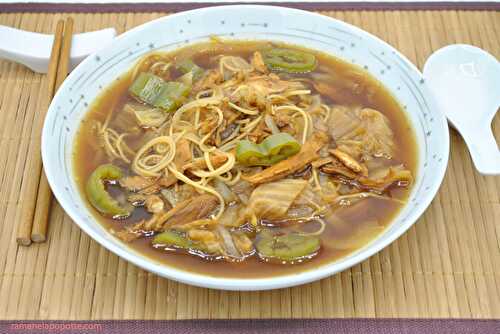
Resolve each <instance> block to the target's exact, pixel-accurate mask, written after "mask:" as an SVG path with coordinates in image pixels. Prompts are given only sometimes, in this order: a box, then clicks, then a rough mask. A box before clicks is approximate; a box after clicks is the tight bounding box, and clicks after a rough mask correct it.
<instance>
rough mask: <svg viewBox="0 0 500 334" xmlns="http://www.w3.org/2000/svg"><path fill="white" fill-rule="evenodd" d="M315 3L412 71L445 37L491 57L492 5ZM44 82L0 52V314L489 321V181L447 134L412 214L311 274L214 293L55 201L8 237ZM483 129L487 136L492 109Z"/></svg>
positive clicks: (499, 49) (81, 18)
mask: <svg viewBox="0 0 500 334" xmlns="http://www.w3.org/2000/svg"><path fill="white" fill-rule="evenodd" d="M321 13H322V14H324V15H329V16H332V17H335V18H338V19H341V20H344V21H347V22H349V23H353V24H355V25H357V26H360V27H361V28H363V29H365V30H367V31H369V32H371V33H373V34H375V35H377V36H379V37H381V38H382V39H384V40H386V41H388V42H389V43H391V44H392V45H394V46H395V47H396V48H398V49H399V50H400V51H402V52H403V53H404V54H405V55H406V56H407V57H408V58H409V59H410V60H411V61H413V62H414V63H416V64H417V65H418V66H419V67H420V68H421V67H422V65H423V63H424V61H425V59H426V58H427V57H428V56H429V55H430V53H431V52H432V51H434V50H436V49H438V48H440V47H442V46H444V45H447V44H451V43H469V44H474V45H477V46H479V47H482V48H484V49H486V50H488V51H489V52H491V53H492V54H493V55H494V56H496V57H498V56H499V55H500V12H498V11H455V10H448V11H337V12H321ZM165 14H166V13H120V14H116V13H99V14H84V13H82V14H46V13H22V14H21V13H9V14H6V13H3V14H0V24H3V25H8V26H13V27H18V28H22V29H27V30H32V31H38V32H45V33H49V32H53V31H54V30H55V24H56V21H57V20H58V19H59V18H64V17H66V16H67V15H71V16H73V17H74V19H75V29H76V31H77V32H81V31H89V30H95V29H99V28H104V27H109V26H114V27H115V28H116V29H117V30H118V31H119V32H120V33H121V32H123V31H126V30H128V29H130V28H132V27H134V26H136V25H138V24H141V23H143V22H146V21H149V20H151V19H154V18H156V17H159V16H162V15H165ZM45 79H46V78H45V76H41V75H39V74H34V73H32V72H30V71H29V70H27V69H26V68H24V67H22V66H20V65H16V64H13V63H8V62H6V61H0V135H1V141H0V182H1V184H0V229H1V232H0V318H1V319H55V318H58V319H103V318H106V319H110V318H114V319H130V318H147V319H187V318H268V317H282V318H310V317H316V318H317V317H463V318H500V269H499V267H500V250H499V249H500V177H485V176H481V175H479V174H478V173H477V172H476V171H475V170H474V168H473V165H472V163H471V159H470V157H469V154H468V152H467V149H466V147H465V145H464V143H463V141H462V139H461V138H460V137H459V136H458V134H457V133H456V132H455V131H452V132H451V149H452V150H451V158H450V164H449V167H448V172H447V174H446V177H445V180H444V183H443V185H442V187H441V190H440V192H439V194H438V195H437V197H436V198H435V200H434V201H433V203H432V205H431V206H430V208H429V209H428V210H427V211H426V213H425V214H424V216H423V217H422V218H421V219H420V220H419V222H418V223H417V224H416V225H415V226H414V227H412V228H411V229H410V230H409V231H408V232H407V233H406V234H404V235H403V236H402V237H401V238H400V239H399V240H397V241H396V242H394V243H393V244H392V245H390V246H389V247H387V248H386V249H384V250H383V251H381V252H380V253H378V254H377V255H375V256H373V257H371V258H370V259H369V260H367V261H365V262H363V263H361V264H359V265H357V266H355V267H353V268H351V269H349V270H346V271H344V272H343V273H341V274H338V275H335V276H332V277H330V278H327V279H324V280H321V281H319V282H315V283H312V284H308V285H304V286H299V287H294V288H289V289H282V290H275V291H267V292H224V291H217V290H209V289H202V288H196V287H192V286H187V285H184V284H179V283H176V282H174V281H170V280H167V279H163V278H160V277H158V276H156V275H153V274H150V273H147V272H145V271H143V270H140V269H138V268H137V267H135V266H133V265H132V264H129V263H127V262H126V261H124V260H122V259H120V258H118V257H116V256H115V255H113V254H111V253H110V252H108V251H107V250H105V249H104V248H102V247H100V246H99V245H98V244H97V243H95V242H94V241H92V240H91V239H90V238H89V237H88V236H87V235H86V234H84V233H82V232H81V231H80V230H79V228H78V227H77V226H76V225H75V224H73V223H72V222H71V220H70V219H69V218H68V217H67V216H66V215H65V214H64V212H63V211H62V209H61V208H60V207H59V206H58V205H57V203H55V202H54V205H53V207H52V217H51V226H50V236H49V242H47V243H45V244H41V245H33V246H31V247H29V248H24V247H18V246H17V244H16V241H15V231H16V222H17V221H18V218H19V211H20V207H21V205H22V203H20V202H19V199H20V198H21V196H20V194H21V192H22V191H23V190H24V187H23V177H24V176H27V175H28V174H29V173H30V171H29V170H25V169H24V167H25V164H26V163H25V161H26V159H27V151H28V146H29V143H30V139H31V138H34V136H36V135H38V133H39V126H40V118H39V117H37V115H38V113H39V108H40V106H41V105H43V103H41V101H42V99H43V98H44V97H45V90H44V85H43V84H44V82H45ZM471 112H475V111H474V110H471ZM494 131H495V133H496V135H497V138H498V136H499V135H500V117H497V118H496V119H495V121H494Z"/></svg>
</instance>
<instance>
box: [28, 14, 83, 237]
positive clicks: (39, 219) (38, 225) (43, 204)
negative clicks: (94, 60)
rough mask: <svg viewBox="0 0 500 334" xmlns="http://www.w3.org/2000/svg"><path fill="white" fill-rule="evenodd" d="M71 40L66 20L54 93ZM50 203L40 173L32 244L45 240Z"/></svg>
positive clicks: (65, 70)
mask: <svg viewBox="0 0 500 334" xmlns="http://www.w3.org/2000/svg"><path fill="white" fill-rule="evenodd" d="M72 38H73V19H72V18H70V17H69V18H67V19H66V22H65V23H64V36H63V41H62V48H61V54H60V57H59V66H58V68H57V77H56V83H55V86H54V91H53V93H55V92H56V91H57V90H58V89H59V87H60V86H61V84H62V83H63V81H64V79H66V77H67V76H68V72H69V62H70V60H71V55H70V54H71V41H72ZM51 202H52V192H51V191H50V187H49V182H48V181H47V177H46V176H45V172H44V171H43V168H42V172H41V176H40V183H39V186H38V195H37V198H36V208H35V217H34V219H33V229H32V230H31V240H32V241H33V242H44V241H45V240H47V227H48V223H49V209H50V204H51Z"/></svg>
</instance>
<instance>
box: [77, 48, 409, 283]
mask: <svg viewBox="0 0 500 334" xmlns="http://www.w3.org/2000/svg"><path fill="white" fill-rule="evenodd" d="M269 45H270V43H269V42H237V43H233V42H231V43H206V44H200V45H198V46H196V47H189V48H183V49H181V50H178V51H176V52H173V53H172V54H171V55H172V59H182V58H188V57H189V58H192V59H193V60H194V61H195V62H196V63H198V64H199V65H200V66H204V67H206V68H207V67H213V66H214V64H213V63H210V61H209V57H207V55H216V54H226V55H227V54H232V55H239V56H242V57H245V58H248V57H249V56H250V55H251V54H252V53H253V51H254V50H256V49H262V48H264V47H268V46H269ZM288 47H290V46H288ZM293 48H297V47H295V46H293ZM299 49H301V48H299ZM307 51H308V52H312V51H311V50H307ZM314 53H315V55H316V57H317V59H318V62H319V66H326V67H328V68H329V69H331V70H332V71H333V72H334V73H335V74H336V76H337V79H336V80H339V79H340V80H347V79H346V78H350V77H352V75H353V73H357V74H360V73H361V74H362V75H363V83H364V85H365V86H366V87H368V89H369V90H371V92H372V95H371V97H370V98H369V97H367V96H358V97H356V101H355V102H357V103H359V104H362V105H364V106H366V107H371V108H373V109H376V110H379V111H380V112H382V113H383V114H384V115H385V116H386V117H388V119H389V120H390V124H391V128H392V130H393V132H394V136H395V142H396V150H395V154H394V156H395V157H396V160H397V161H398V162H400V163H404V164H405V166H406V167H407V168H408V169H410V170H411V171H412V173H413V175H414V176H415V175H416V165H417V147H416V144H415V139H414V135H413V129H412V127H411V126H410V124H409V121H408V120H407V118H406V116H405V113H404V112H403V110H402V108H401V106H400V105H399V103H398V102H397V101H396V99H395V98H394V97H393V96H392V95H391V94H390V93H389V92H388V91H387V90H386V89H385V88H384V87H383V85H382V84H381V83H379V82H378V81H377V80H376V79H374V78H373V77H371V76H370V75H369V74H368V73H367V72H366V71H364V70H363V69H361V68H359V67H357V66H354V65H352V64H348V63H346V62H343V61H341V60H339V59H337V58H334V57H332V56H329V55H326V54H324V53H320V52H314ZM130 83H131V74H130V73H126V74H124V75H123V76H122V77H121V78H120V79H119V80H117V81H116V82H115V83H113V84H112V85H111V86H110V87H108V88H107V89H106V90H105V91H104V92H103V93H102V94H101V95H100V96H99V97H98V98H97V99H96V100H95V101H94V103H93V104H92V105H91V107H90V108H89V111H88V113H87V114H86V115H85V117H84V119H83V120H82V124H81V127H80V129H79V133H78V135H77V139H76V141H75V150H74V152H75V154H74V159H73V164H74V174H75V178H76V180H77V184H78V185H79V187H80V191H81V192H82V194H83V196H84V197H85V195H84V185H85V182H86V180H87V178H88V177H89V175H90V173H91V172H92V171H93V170H94V169H95V168H96V167H97V166H98V165H100V164H102V163H106V162H108V161H107V158H106V156H105V154H103V152H102V150H98V149H97V147H98V143H97V139H96V138H95V137H93V136H91V135H90V133H91V122H90V121H91V120H100V121H103V120H104V119H105V118H106V112H108V111H109V110H120V109H121V107H122V106H123V104H124V103H126V101H128V100H129V99H130V98H129V97H128V94H127V89H128V86H129V85H130ZM347 93H348V92H347ZM347 95H349V94H347ZM347 99H348V100H349V99H352V97H350V96H347ZM329 102H331V101H329ZM99 151H100V152H99ZM408 193H409V189H402V188H398V189H394V190H392V191H391V195H392V196H393V197H395V198H398V199H402V200H404V199H406V198H407V196H408ZM359 205H361V204H359ZM362 205H363V207H362V208H360V209H359V210H355V213H354V214H352V213H346V218H347V220H349V217H350V215H353V216H352V220H349V221H350V222H351V224H350V225H349V227H348V228H347V231H345V230H344V231H341V230H340V229H338V228H336V227H327V228H326V230H325V232H324V233H323V234H322V236H321V239H322V249H321V251H320V253H319V254H318V255H317V256H316V257H315V258H313V259H312V260H310V261H306V262H304V263H300V264H293V265H290V264H288V265H283V264H271V263H264V262H263V261H262V260H259V259H258V258H257V257H255V256H254V257H252V258H250V259H247V260H246V261H244V262H242V263H228V262H224V261H207V260H204V259H202V258H199V257H196V256H190V255H184V254H178V253H172V252H167V251H164V250H158V249H154V248H153V247H151V245H150V238H142V239H139V240H136V241H134V242H132V243H130V247H132V248H133V249H135V250H137V251H139V252H141V253H143V254H144V255H145V256H147V257H149V258H151V259H154V260H156V261H159V262H161V263H164V264H166V265H169V266H173V267H175V268H179V269H182V270H186V271H191V272H196V273H202V274H206V275H210V276H218V277H239V278H251V277H269V276H279V275H285V274H291V273H297V272H300V271H304V270H310V269H314V268H316V267H318V266H320V265H322V264H326V263H330V262H333V261H335V260H338V259H340V258H342V257H344V256H346V255H348V254H349V253H351V252H352V251H354V250H338V249H335V248H333V247H334V245H331V244H330V243H329V240H331V239H332V238H335V237H338V236H339V235H342V233H347V234H349V233H350V231H354V230H356V229H357V228H361V227H360V225H362V224H363V222H366V221H376V222H377V223H378V224H379V225H380V226H382V227H383V228H385V227H387V226H388V225H389V224H390V223H391V221H392V219H393V217H394V216H395V215H396V214H397V213H398V211H399V209H400V205H397V204H395V203H394V202H390V201H386V200H380V199H374V198H369V199H365V200H364V201H363V202H362ZM88 207H89V209H90V210H91V211H92V212H93V214H94V217H95V218H96V220H97V221H98V222H99V223H101V224H103V225H104V226H105V227H106V228H110V229H114V230H120V229H122V228H123V227H124V226H126V225H128V224H131V222H135V221H138V220H139V218H141V217H146V216H147V213H146V212H145V211H144V210H143V209H136V210H135V212H134V214H133V216H132V217H130V218H128V219H126V220H124V221H116V220H113V219H107V218H104V217H102V216H101V215H100V214H99V213H98V212H97V211H96V210H94V209H93V208H92V207H91V206H90V205H88ZM354 216H355V218H354ZM383 228H381V229H380V230H378V231H377V233H373V235H371V236H370V239H373V238H375V237H376V236H377V235H378V234H379V233H380V232H381V231H382V230H383ZM365 244H366V242H365Z"/></svg>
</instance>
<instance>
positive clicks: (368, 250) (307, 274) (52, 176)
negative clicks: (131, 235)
mask: <svg viewBox="0 0 500 334" xmlns="http://www.w3.org/2000/svg"><path fill="white" fill-rule="evenodd" d="M228 8H233V9H234V8H240V9H244V10H252V9H262V8H264V9H269V8H274V9H276V8H279V10H283V11H288V12H293V13H299V14H302V15H307V16H309V17H311V19H315V18H320V19H325V18H327V19H329V20H332V21H334V22H335V23H336V24H339V25H341V26H343V27H345V28H347V29H350V30H353V31H355V32H356V33H357V34H360V35H362V36H364V37H367V38H368V39H371V40H373V41H375V42H376V43H379V44H381V45H383V46H385V47H387V48H389V49H390V50H392V51H394V52H395V54H396V55H397V56H398V57H399V58H400V60H402V61H403V62H404V63H405V64H406V65H407V66H408V67H409V69H410V71H412V72H414V73H417V74H418V75H419V77H420V78H423V75H422V73H421V72H420V70H418V68H417V67H416V66H415V65H414V64H413V63H412V62H410V61H409V60H408V59H407V58H406V56H404V55H403V54H402V53H401V52H399V51H398V50H397V49H396V48H394V47H392V46H391V45H390V44H388V43H387V42H385V41H383V40H382V39H380V38H378V37H377V36H375V35H372V34H371V33H369V32H367V31H365V30H363V29H361V28H358V27H356V26H354V25H351V24H349V23H347V22H344V21H341V20H338V19H335V18H331V17H326V16H324V15H321V14H318V13H314V12H309V11H304V10H299V9H293V8H288V7H281V6H267V5H249V4H241V5H223V6H213V7H204V8H198V9H193V10H189V11H183V12H179V13H175V14H172V15H169V16H162V17H160V18H157V19H154V20H152V21H149V22H146V23H144V24H141V25H139V26H137V27H134V28H133V29H130V30H128V31H126V32H125V33H123V34H121V35H119V36H118V37H117V38H115V40H114V41H113V42H112V43H110V44H109V45H108V46H106V47H105V48H104V50H107V49H108V48H110V47H112V45H113V44H115V41H120V40H122V39H126V38H128V36H129V35H130V34H132V33H137V32H140V31H141V30H144V29H147V28H149V27H150V26H152V25H156V24H158V22H164V21H165V20H169V19H170V18H172V17H179V16H185V15H190V14H191V13H192V12H200V11H220V10H225V9H228ZM91 58H92V55H90V56H88V57H87V58H86V59H85V60H84V61H83V62H82V63H81V64H79V65H78V67H77V68H81V67H85V66H86V65H87V64H88V63H89V62H90V61H91ZM76 75H77V73H76V71H73V72H72V73H70V75H69V77H68V79H71V78H73V77H74V76H76ZM69 81H71V80H66V81H65V82H64V83H63V84H62V86H61V88H60V89H59V90H58V92H57V93H56V95H55V96H54V98H53V100H52V101H53V102H52V103H51V105H50V107H49V111H48V114H49V113H56V112H57V110H56V108H55V107H54V101H57V100H58V99H59V98H60V96H61V95H63V94H65V91H66V90H67V89H66V88H67V87H66V86H68V84H69ZM426 98H428V99H429V100H431V101H432V106H433V107H434V108H433V111H434V112H435V122H436V123H437V122H441V124H440V125H441V127H442V129H443V133H442V134H441V136H440V137H442V140H443V141H442V145H443V156H442V159H443V161H445V163H443V164H441V165H440V166H441V167H440V168H439V169H436V170H434V171H433V174H434V177H433V178H432V179H433V180H434V181H433V182H432V185H431V186H430V188H429V189H428V190H427V193H428V194H429V195H428V196H426V197H425V198H424V200H422V201H421V205H420V206H418V207H416V208H415V209H414V210H413V211H412V214H411V215H410V217H411V218H410V219H407V220H406V221H404V222H402V223H401V224H400V226H399V228H397V229H395V230H394V231H393V232H392V233H391V234H389V235H387V236H386V237H385V238H384V240H382V241H381V240H379V241H378V242H377V243H375V241H377V240H378V239H379V238H380V237H381V236H382V235H383V234H381V235H380V236H379V237H377V238H375V239H373V240H372V241H371V242H370V243H368V244H367V245H365V246H364V247H362V248H361V249H358V250H356V251H355V254H353V253H351V255H352V254H353V255H352V256H351V257H350V258H349V259H347V260H345V261H342V262H337V261H333V262H327V263H324V264H320V265H318V267H316V268H310V269H307V270H305V271H299V272H297V273H291V274H285V275H280V276H269V277H256V278H235V277H217V276H209V275H205V274H201V273H196V272H191V271H188V270H184V269H180V268H176V267H174V266H169V265H166V264H161V263H159V262H158V261H156V260H154V259H151V258H149V257H147V256H145V255H143V254H141V253H139V252H138V251H136V250H134V249H133V248H132V247H129V246H126V245H125V249H124V248H120V247H119V245H118V244H116V243H114V242H112V241H111V239H110V238H109V237H108V236H107V235H106V234H101V233H99V231H97V230H94V229H92V228H91V227H90V225H87V223H85V222H83V221H82V220H81V219H80V217H79V215H78V213H77V211H79V210H82V209H78V210H77V209H76V208H74V207H73V206H72V205H70V203H69V199H68V198H67V196H66V195H65V194H64V193H62V191H61V189H59V187H57V186H56V182H57V181H56V179H57V177H58V175H56V173H55V172H54V171H53V170H51V169H49V168H47V169H45V168H44V170H45V173H46V176H47V179H48V181H49V184H50V186H51V189H52V191H53V194H54V196H55V197H56V199H57V200H58V202H59V203H60V205H61V206H62V208H63V209H64V211H65V212H66V213H67V214H68V215H69V216H70V218H71V219H72V221H73V222H75V223H76V224H77V225H78V226H79V227H80V228H81V229H82V230H83V231H84V232H85V233H87V234H88V235H89V236H90V237H91V238H92V239H94V240H95V241H97V242H98V243H99V244H100V245H101V246H103V247H105V248H106V249H107V250H109V251H111V252H113V253H114V254H116V255H118V256H120V257H122V258H123V259H125V260H127V261H129V262H131V263H133V264H134V265H136V266H138V267H140V268H142V269H144V270H147V271H149V272H153V273H155V274H157V275H159V276H162V277H166V278H169V279H172V280H175V281H178V282H182V283H186V284H190V285H194V286H198V287H205V288H214V289H219V290H242V291H252V290H270V289H277V288H286V287H291V286H297V285H301V284H306V283H310V282H313V281H317V280H320V279H323V278H325V277H328V276H331V275H334V274H336V273H339V272H342V271H344V270H346V269H348V268H350V267H352V266H354V265H356V264H358V263H360V262H362V261H364V260H366V259H368V258H369V257H371V256H373V255H374V254H376V253H378V252H379V251H380V250H382V249H383V248H385V247H387V246H388V245H389V244H391V243H392V242H394V241H395V240H396V239H397V238H399V237H400V236H401V235H402V234H403V233H405V232H406V231H407V230H408V229H409V228H410V227H411V226H412V225H413V224H415V223H416V222H417V220H418V219H419V218H420V216H421V215H422V214H423V213H424V211H425V210H426V209H427V208H428V206H429V205H430V203H431V201H432V200H433V199H434V197H435V196H436V193H437V191H438V189H439V187H440V186H441V183H442V182H443V179H444V175H445V172H446V169H447V162H448V159H449V145H450V143H449V141H450V139H449V130H448V124H447V120H446V117H445V116H444V114H443V113H442V112H441V111H440V110H439V108H438V104H437V103H436V101H435V98H434V96H433V94H432V92H430V91H428V94H427V96H426ZM48 114H47V116H48ZM47 119H48V117H46V118H45V122H44V126H43V130H42V147H41V149H42V160H43V164H44V167H45V166H48V165H49V164H48V161H49V160H50V159H51V157H50V156H49V153H48V149H47V147H48V145H50V140H49V134H48V131H49V130H48V128H49V127H48V124H47ZM411 123H412V125H413V122H411ZM440 139H441V138H440ZM417 145H420V144H418V143H417ZM71 177H72V178H74V175H72V176H71ZM407 205H408V204H407ZM94 220H95V219H94ZM94 223H95V224H99V223H98V222H97V221H94ZM107 233H109V232H107ZM112 238H114V237H112Z"/></svg>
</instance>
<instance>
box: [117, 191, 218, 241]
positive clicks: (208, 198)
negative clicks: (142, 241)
mask: <svg viewBox="0 0 500 334" xmlns="http://www.w3.org/2000/svg"><path fill="white" fill-rule="evenodd" d="M217 204H218V200H217V197H215V196H213V195H209V194H201V195H199V196H196V197H191V198H189V199H187V200H185V201H182V202H180V203H178V204H177V205H176V206H174V207H173V208H172V209H170V210H169V211H167V212H164V211H162V212H158V213H155V214H153V216H152V217H151V218H150V219H148V220H142V221H140V222H139V223H137V224H135V225H134V226H132V227H129V228H126V229H124V230H122V231H118V232H116V235H117V236H118V237H119V238H120V239H122V240H124V241H132V240H135V239H137V238H139V237H140V236H141V234H142V233H143V232H146V231H155V232H159V231H163V230H164V229H165V226H166V225H169V226H170V225H182V224H187V223H190V222H193V221H195V220H199V219H202V218H205V217H207V216H208V215H209V214H210V213H212V211H214V210H215V208H216V207H217Z"/></svg>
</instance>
